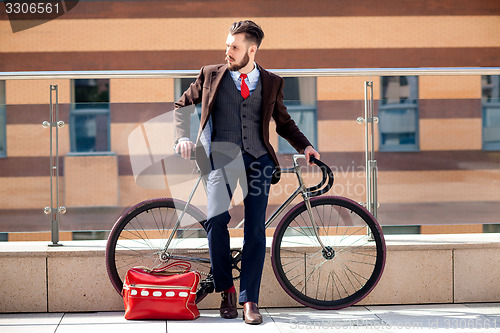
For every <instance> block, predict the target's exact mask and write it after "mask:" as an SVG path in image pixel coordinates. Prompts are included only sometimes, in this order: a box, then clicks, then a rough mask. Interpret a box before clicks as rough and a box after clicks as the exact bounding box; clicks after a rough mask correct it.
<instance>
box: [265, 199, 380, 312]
mask: <svg viewBox="0 0 500 333" xmlns="http://www.w3.org/2000/svg"><path fill="white" fill-rule="evenodd" d="M310 203H311V207H312V213H313V217H314V220H315V222H316V225H317V233H318V234H319V237H320V239H321V241H322V243H323V244H324V245H325V247H326V251H324V250H323V248H322V247H321V245H320V243H319V242H318V239H317V237H316V236H315V232H314V230H313V229H312V227H311V220H310V217H309V213H308V211H307V209H306V205H305V203H304V202H302V203H300V204H298V205H296V206H295V207H294V208H292V209H291V210H290V211H289V212H288V213H287V215H286V216H285V217H284V218H283V219H282V220H281V222H280V223H279V225H278V226H277V228H276V231H275V234H274V238H273V245H272V256H271V260H272V265H273V269H274V273H275V275H276V278H277V279H278V281H279V283H280V284H281V286H282V287H283V289H284V290H285V291H286V292H287V293H288V294H289V295H290V296H291V297H292V298H293V299H295V300H296V301H298V302H299V303H301V304H303V305H306V306H309V307H312V308H316V309H340V308H344V307H347V306H350V305H353V304H354V303H356V302H359V301H360V300H361V299H363V298H364V297H365V296H366V295H368V293H370V291H371V290H372V289H373V288H374V287H375V285H376V284H377V282H378V281H379V279H380V277H381V275H382V272H383V269H384V265H385V241H384V237H383V235H382V231H381V228H380V226H379V225H378V223H377V221H376V220H375V219H374V218H373V216H372V215H371V214H370V213H369V212H368V211H367V210H366V209H364V208H363V207H362V206H360V205H359V204H357V203H355V202H354V201H352V200H350V199H346V198H341V197H326V196H325V197H316V198H312V199H310Z"/></svg>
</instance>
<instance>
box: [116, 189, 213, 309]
mask: <svg viewBox="0 0 500 333" xmlns="http://www.w3.org/2000/svg"><path fill="white" fill-rule="evenodd" d="M185 206H186V203H185V202H183V201H181V200H176V199H171V198H158V199H150V200H146V201H143V202H141V203H138V204H137V205H135V206H133V207H131V208H130V209H128V210H126V211H125V212H124V213H123V214H122V215H121V216H120V217H119V218H118V219H117V221H116V222H115V224H114V226H113V228H112V229H111V232H110V234H109V237H108V241H107V244H106V268H107V272H108V276H109V278H110V280H111V283H112V284H113V287H114V288H115V289H116V291H117V292H118V293H119V294H120V295H121V292H122V287H123V279H122V277H124V276H125V273H126V272H127V270H128V269H129V268H132V267H137V266H145V267H148V268H153V267H157V266H159V265H162V264H165V263H167V262H169V261H170V260H185V261H188V262H190V263H191V269H193V270H197V271H199V272H200V273H201V274H202V279H203V276H210V262H208V263H204V262H200V261H198V260H195V259H196V258H204V259H205V258H208V260H209V259H210V258H209V251H208V241H207V238H206V232H205V230H204V228H203V223H204V222H205V221H206V217H205V215H204V214H203V212H201V211H200V210H198V209H197V208H196V207H194V206H191V205H190V206H188V208H187V210H186V213H185V215H184V217H183V219H182V221H181V226H180V227H179V228H180V229H179V230H178V231H177V233H176V235H175V236H174V238H173V239H172V241H171V243H170V246H169V247H168V249H167V253H163V255H162V252H163V251H162V250H163V249H164V247H165V245H166V242H167V240H168V237H169V235H170V234H171V230H172V226H173V224H175V222H176V221H177V218H178V216H179V214H180V212H181V211H182V210H183V209H184V207H185ZM201 285H202V284H200V286H201ZM205 296H206V293H205V292H203V291H202V290H200V289H199V290H198V293H197V302H198V301H200V300H201V299H203V298H204V297H205Z"/></svg>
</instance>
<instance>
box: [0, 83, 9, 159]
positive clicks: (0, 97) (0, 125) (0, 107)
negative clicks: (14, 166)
mask: <svg viewBox="0 0 500 333" xmlns="http://www.w3.org/2000/svg"><path fill="white" fill-rule="evenodd" d="M5 156H7V120H6V115H5V81H3V80H0V157H5Z"/></svg>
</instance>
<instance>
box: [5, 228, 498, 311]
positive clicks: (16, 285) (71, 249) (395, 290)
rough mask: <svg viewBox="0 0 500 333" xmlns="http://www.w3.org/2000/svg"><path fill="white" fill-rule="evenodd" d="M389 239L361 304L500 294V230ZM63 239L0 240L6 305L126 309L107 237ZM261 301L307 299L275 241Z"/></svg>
mask: <svg viewBox="0 0 500 333" xmlns="http://www.w3.org/2000/svg"><path fill="white" fill-rule="evenodd" d="M386 242H387V262H386V268H385V271H384V275H383V276H382V279H381V280H380V282H379V284H378V285H377V287H376V288H375V289H374V290H373V291H372V293H371V294H370V295H368V297H366V298H365V299H364V300H363V301H362V302H361V303H360V304H364V305H378V304H424V303H462V302H499V301H500V289H499V288H498V276H500V234H460V235H398V236H388V237H386ZM62 244H63V245H64V246H61V247H49V246H48V244H47V243H43V242H7V243H0V270H1V272H2V274H1V275H0V283H1V284H2V288H1V289H0V312H78V311H115V310H123V303H122V299H121V297H120V296H119V295H118V294H117V293H116V292H115V290H114V289H113V287H112V286H111V283H110V282H109V279H108V276H107V273H106V264H105V261H104V253H105V241H74V242H62ZM237 287H238V286H237ZM219 297H220V296H219V295H218V294H212V295H209V296H208V297H207V298H206V299H205V300H204V301H203V302H202V303H201V304H200V308H203V309H207V308H217V307H218V306H219V302H220V300H219ZM260 306H262V307H294V306H300V304H298V303H297V302H295V301H294V300H292V299H291V298H290V297H289V296H288V295H287V294H286V293H285V292H284V291H283V290H282V289H281V287H280V286H279V284H278V282H277V281H276V278H275V277H274V273H273V271H272V267H271V260H270V257H269V248H268V251H267V254H266V262H265V266H264V275H263V280H262V287H261V300H260Z"/></svg>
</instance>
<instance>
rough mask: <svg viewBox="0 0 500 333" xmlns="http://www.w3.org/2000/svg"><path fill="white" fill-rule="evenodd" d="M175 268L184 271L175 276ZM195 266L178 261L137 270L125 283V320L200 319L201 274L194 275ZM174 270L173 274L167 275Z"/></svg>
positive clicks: (129, 274) (127, 276)
mask: <svg viewBox="0 0 500 333" xmlns="http://www.w3.org/2000/svg"><path fill="white" fill-rule="evenodd" d="M172 268H181V271H179V270H178V271H177V272H173V271H172ZM190 268H191V264H189V263H188V262H184V261H177V262H174V263H171V264H169V265H167V266H165V267H162V268H158V269H153V270H149V269H147V268H143V267H134V268H131V269H129V270H128V271H127V275H126V276H125V281H124V283H123V291H122V295H123V302H124V304H125V319H196V318H198V317H199V316H200V312H199V311H198V307H197V306H196V303H195V300H196V289H197V288H198V283H199V282H200V273H198V272H196V271H192V272H190V271H189V269H190ZM167 270H170V271H167Z"/></svg>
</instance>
